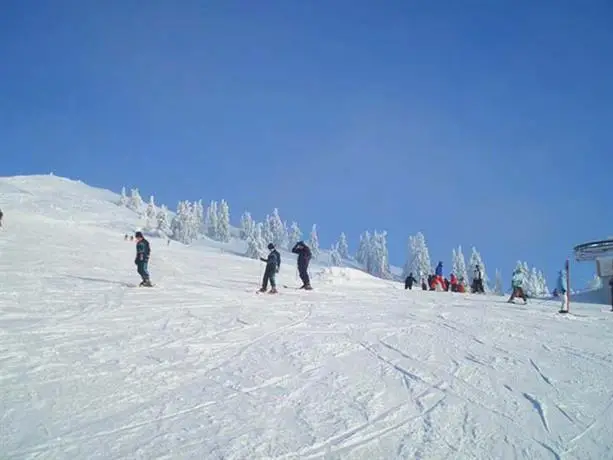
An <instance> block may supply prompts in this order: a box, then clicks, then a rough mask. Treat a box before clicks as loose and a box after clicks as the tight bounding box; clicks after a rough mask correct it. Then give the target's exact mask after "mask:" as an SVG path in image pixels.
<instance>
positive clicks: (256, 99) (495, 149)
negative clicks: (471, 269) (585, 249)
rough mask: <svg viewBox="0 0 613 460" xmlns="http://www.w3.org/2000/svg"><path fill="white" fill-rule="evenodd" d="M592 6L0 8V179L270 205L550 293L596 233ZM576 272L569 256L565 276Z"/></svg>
mask: <svg viewBox="0 0 613 460" xmlns="http://www.w3.org/2000/svg"><path fill="white" fill-rule="evenodd" d="M612 24H613V3H611V2H610V1H607V0H592V1H590V2H580V1H576V0H574V1H565V0H556V1H541V2H532V1H497V2H476V1H470V0H469V1H457V0H450V1H432V2H425V1H421V2H411V1H409V0H404V1H385V2H383V1H373V0H371V1H363V0H331V1H323V0H312V1H296V0H278V1H259V2H250V1H240V2H233V1H229V0H224V1H189V0H183V1H181V2H171V1H162V0H160V1H154V0H152V1H128V0H107V1H104V2H87V1H78V0H74V1H64V0H40V1H36V2H27V1H26V2H24V1H16V0H7V1H4V2H0V152H2V153H1V156H2V161H1V163H0V165H1V169H0V175H14V174H31V173H47V172H50V171H53V172H55V174H57V175H62V176H67V177H71V178H78V179H81V180H83V181H85V182H87V183H90V184H92V185H96V186H102V187H105V188H110V189H114V190H117V191H118V190H119V189H120V188H121V186H122V185H126V186H137V187H139V188H140V189H141V191H142V193H143V195H149V194H154V195H155V196H156V198H157V201H158V202H162V203H166V204H168V205H169V206H170V207H172V208H174V206H175V205H176V202H177V200H179V199H198V198H203V199H204V200H206V201H208V200H211V199H221V198H225V199H226V200H228V202H229V203H230V209H231V211H232V212H233V217H234V219H238V217H239V215H240V214H241V213H242V212H243V211H244V210H250V211H251V212H252V214H253V215H254V216H255V217H256V218H258V219H261V218H262V217H263V216H264V214H265V213H267V212H270V211H271V210H272V208H273V207H278V208H279V209H280V211H281V214H282V217H284V218H286V219H288V220H297V221H298V222H299V223H300V224H301V226H302V228H303V230H304V231H307V230H308V229H309V228H310V226H311V224H312V223H317V224H318V225H319V228H320V239H321V241H322V245H325V246H326V247H327V246H329V244H330V243H331V242H332V241H333V240H334V239H335V238H336V237H337V235H338V234H339V233H340V232H341V231H345V232H346V233H347V234H348V236H349V238H350V244H351V246H352V250H353V249H355V246H356V242H357V238H358V235H359V233H360V232H362V231H363V230H366V229H374V228H378V229H386V230H387V231H388V232H389V248H390V254H391V259H392V263H394V264H396V265H401V264H402V263H403V262H404V259H405V257H406V241H407V237H408V236H409V235H410V234H414V233H415V232H417V231H420V230H421V231H423V232H424V233H425V235H426V238H427V240H428V242H429V246H430V251H431V256H432V258H433V260H434V261H437V260H439V259H441V260H443V261H444V262H445V263H446V265H447V267H448V268H450V259H451V249H452V247H453V246H456V245H457V244H462V245H463V246H464V247H465V253H466V255H467V256H468V254H469V248H470V246H471V245H476V246H477V247H478V249H479V250H480V251H481V253H482V255H483V257H484V261H485V264H486V266H487V268H488V271H489V272H490V276H493V274H494V269H495V268H497V267H498V268H500V269H502V270H503V274H504V276H505V281H506V282H508V279H509V276H510V272H511V270H512V268H513V266H514V264H515V261H516V260H517V259H522V260H527V261H528V262H529V263H530V264H531V265H536V266H538V267H542V268H544V269H545V270H546V273H547V275H548V277H549V284H550V287H553V285H554V282H555V278H554V276H555V273H556V271H557V269H558V267H559V266H560V265H561V264H562V262H563V260H564V258H565V257H566V256H567V255H569V254H570V249H571V248H572V246H573V245H575V244H577V243H580V242H583V241H585V240H590V239H598V238H601V237H605V236H607V235H610V234H612V233H613V231H611V223H612V222H613V208H612V206H611V174H612V173H613V140H612V138H613V128H612V126H613V124H612V123H613V121H612V120H613V78H612V77H613V75H612V71H613V27H612ZM592 272H593V269H592V266H591V265H590V266H589V267H588V268H587V270H584V275H585V276H589V275H590V274H591V273H592Z"/></svg>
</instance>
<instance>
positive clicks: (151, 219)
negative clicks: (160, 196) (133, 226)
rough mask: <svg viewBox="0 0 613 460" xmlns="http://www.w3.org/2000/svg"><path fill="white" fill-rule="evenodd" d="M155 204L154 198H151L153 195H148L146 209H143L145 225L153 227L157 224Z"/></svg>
mask: <svg viewBox="0 0 613 460" xmlns="http://www.w3.org/2000/svg"><path fill="white" fill-rule="evenodd" d="M156 216H157V206H156V205H155V200H154V199H153V195H151V196H150V197H149V203H148V204H147V209H146V210H145V217H146V218H147V227H150V228H155V227H156V226H157V220H156Z"/></svg>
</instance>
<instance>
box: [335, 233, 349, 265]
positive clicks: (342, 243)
mask: <svg viewBox="0 0 613 460" xmlns="http://www.w3.org/2000/svg"><path fill="white" fill-rule="evenodd" d="M336 246H337V251H338V255H339V256H340V257H341V258H343V259H349V245H348V244H347V237H346V236H345V233H341V236H340V237H339V239H338V243H337V245H336Z"/></svg>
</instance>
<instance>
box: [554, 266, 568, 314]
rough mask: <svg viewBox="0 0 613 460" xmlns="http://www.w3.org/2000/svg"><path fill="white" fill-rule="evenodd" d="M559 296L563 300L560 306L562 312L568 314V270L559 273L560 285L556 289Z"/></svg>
mask: <svg viewBox="0 0 613 460" xmlns="http://www.w3.org/2000/svg"><path fill="white" fill-rule="evenodd" d="M556 289H557V290H558V294H559V295H560V297H561V298H562V304H561V305H560V312H561V313H567V312H568V286H567V285H566V270H560V271H559V272H558V285H557V287H556Z"/></svg>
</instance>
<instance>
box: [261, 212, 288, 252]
mask: <svg viewBox="0 0 613 460" xmlns="http://www.w3.org/2000/svg"><path fill="white" fill-rule="evenodd" d="M266 217H267V219H266V220H267V221H268V228H269V230H270V237H271V239H270V241H271V242H272V244H274V245H275V247H277V248H282V247H286V246H287V229H286V227H285V225H284V224H283V221H282V220H281V216H280V215H279V210H278V209H277V208H275V209H273V211H272V215H271V216H266Z"/></svg>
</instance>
